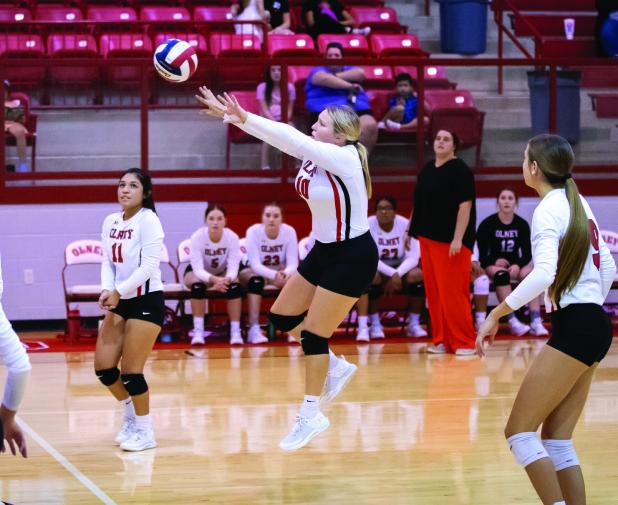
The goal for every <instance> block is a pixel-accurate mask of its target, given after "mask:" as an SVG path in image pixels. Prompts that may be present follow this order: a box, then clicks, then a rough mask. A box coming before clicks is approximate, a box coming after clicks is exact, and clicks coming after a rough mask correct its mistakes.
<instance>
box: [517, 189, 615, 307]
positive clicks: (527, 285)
mask: <svg viewBox="0 0 618 505" xmlns="http://www.w3.org/2000/svg"><path fill="white" fill-rule="evenodd" d="M581 201H582V205H583V206H584V209H585V211H586V215H587V216H588V223H589V224H590V232H591V244H590V252H589V255H588V258H587V260H586V263H585V265H584V270H583V271H582V274H581V276H580V277H579V280H578V281H577V284H576V285H575V286H574V287H573V289H571V290H570V291H565V293H564V294H563V295H562V298H561V299H560V307H566V306H567V305H569V304H571V303H596V304H598V305H603V302H604V301H605V298H606V297H607V293H608V292H609V290H610V288H611V286H612V282H613V280H614V275H615V274H616V264H615V263H614V259H613V258H612V255H611V253H610V252H609V249H608V247H607V245H606V244H605V242H604V241H603V238H602V237H601V235H600V234H599V227H598V224H597V222H596V219H595V217H594V214H593V213H592V210H590V206H589V205H588V202H587V201H586V200H585V199H584V198H583V197H581ZM570 216H571V210H570V206H569V201H568V200H567V197H566V193H565V190H564V189H554V190H552V191H550V192H549V193H547V194H546V195H545V197H544V198H543V200H541V203H539V205H538V206H537V208H536V209H535V211H534V214H533V216H532V263H533V264H534V269H533V270H532V272H530V274H528V276H527V277H526V278H525V279H524V280H523V281H521V282H520V284H519V286H517V288H516V289H515V290H514V291H513V292H512V293H511V294H510V295H509V296H507V298H506V300H505V301H506V303H507V304H508V306H509V307H511V308H512V309H513V310H517V309H518V308H520V307H521V306H522V305H524V304H526V303H528V302H529V301H530V300H532V299H533V298H534V297H536V296H538V295H540V294H541V293H543V292H545V309H546V310H547V311H548V312H550V311H551V310H553V309H556V308H557V307H556V306H555V304H553V303H552V301H551V300H550V299H549V297H548V295H547V288H549V286H551V284H552V283H553V282H554V278H555V276H556V270H557V266H558V247H559V245H560V240H561V239H562V238H563V237H564V235H565V234H566V231H567V228H568V226H569V220H570Z"/></svg>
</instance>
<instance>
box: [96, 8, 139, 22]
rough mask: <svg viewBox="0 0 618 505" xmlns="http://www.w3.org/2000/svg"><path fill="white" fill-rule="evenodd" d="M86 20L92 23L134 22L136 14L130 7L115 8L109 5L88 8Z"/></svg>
mask: <svg viewBox="0 0 618 505" xmlns="http://www.w3.org/2000/svg"><path fill="white" fill-rule="evenodd" d="M86 19H91V20H93V21H120V22H127V21H136V20H137V14H136V12H135V10H134V9H132V8H131V7H116V6H109V5H102V6H95V7H88V10H87V11H86Z"/></svg>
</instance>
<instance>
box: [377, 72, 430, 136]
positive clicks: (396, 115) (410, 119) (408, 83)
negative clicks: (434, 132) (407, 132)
mask: <svg viewBox="0 0 618 505" xmlns="http://www.w3.org/2000/svg"><path fill="white" fill-rule="evenodd" d="M395 83H396V86H397V94H396V95H395V96H394V97H392V98H390V99H389V101H388V106H389V109H388V111H387V112H386V114H385V115H384V118H382V121H380V122H379V123H378V128H389V129H391V130H399V129H400V128H414V129H416V125H417V122H418V118H417V114H418V113H417V108H418V98H417V97H416V92H415V90H414V85H413V84H412V76H411V75H410V74H408V73H407V72H402V73H401V74H399V75H397V77H396V78H395ZM425 110H427V106H425ZM423 119H424V121H425V126H427V125H429V118H428V117H427V116H425V117H424V118H423Z"/></svg>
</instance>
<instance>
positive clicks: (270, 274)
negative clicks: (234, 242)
mask: <svg viewBox="0 0 618 505" xmlns="http://www.w3.org/2000/svg"><path fill="white" fill-rule="evenodd" d="M246 247H247V256H248V258H249V266H250V267H251V270H253V272H255V273H256V274H257V275H261V276H262V277H264V278H265V279H270V280H273V279H274V278H275V276H276V274H277V271H279V270H283V271H284V272H285V273H286V275H290V274H291V273H293V272H295V271H296V269H297V268H298V239H297V238H296V230H295V229H294V228H292V227H291V226H290V225H289V224H285V223H282V224H281V226H280V228H279V234H278V235H277V237H275V238H274V239H271V238H268V235H266V231H265V230H264V225H263V224H262V223H257V224H254V225H252V226H250V227H249V228H247V235H246Z"/></svg>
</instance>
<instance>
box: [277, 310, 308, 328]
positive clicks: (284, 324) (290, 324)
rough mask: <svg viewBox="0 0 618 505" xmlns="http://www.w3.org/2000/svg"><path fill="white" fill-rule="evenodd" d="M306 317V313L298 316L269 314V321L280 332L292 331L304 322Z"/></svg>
mask: <svg viewBox="0 0 618 505" xmlns="http://www.w3.org/2000/svg"><path fill="white" fill-rule="evenodd" d="M305 315H307V313H306V312H303V313H302V314H299V315H298V316H282V315H281V314H275V313H274V312H268V320H269V321H270V322H271V323H272V325H273V326H274V327H275V328H277V329H278V330H281V331H290V330H292V329H294V328H296V327H297V326H298V325H299V324H300V323H302V322H303V320H304V319H305Z"/></svg>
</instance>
